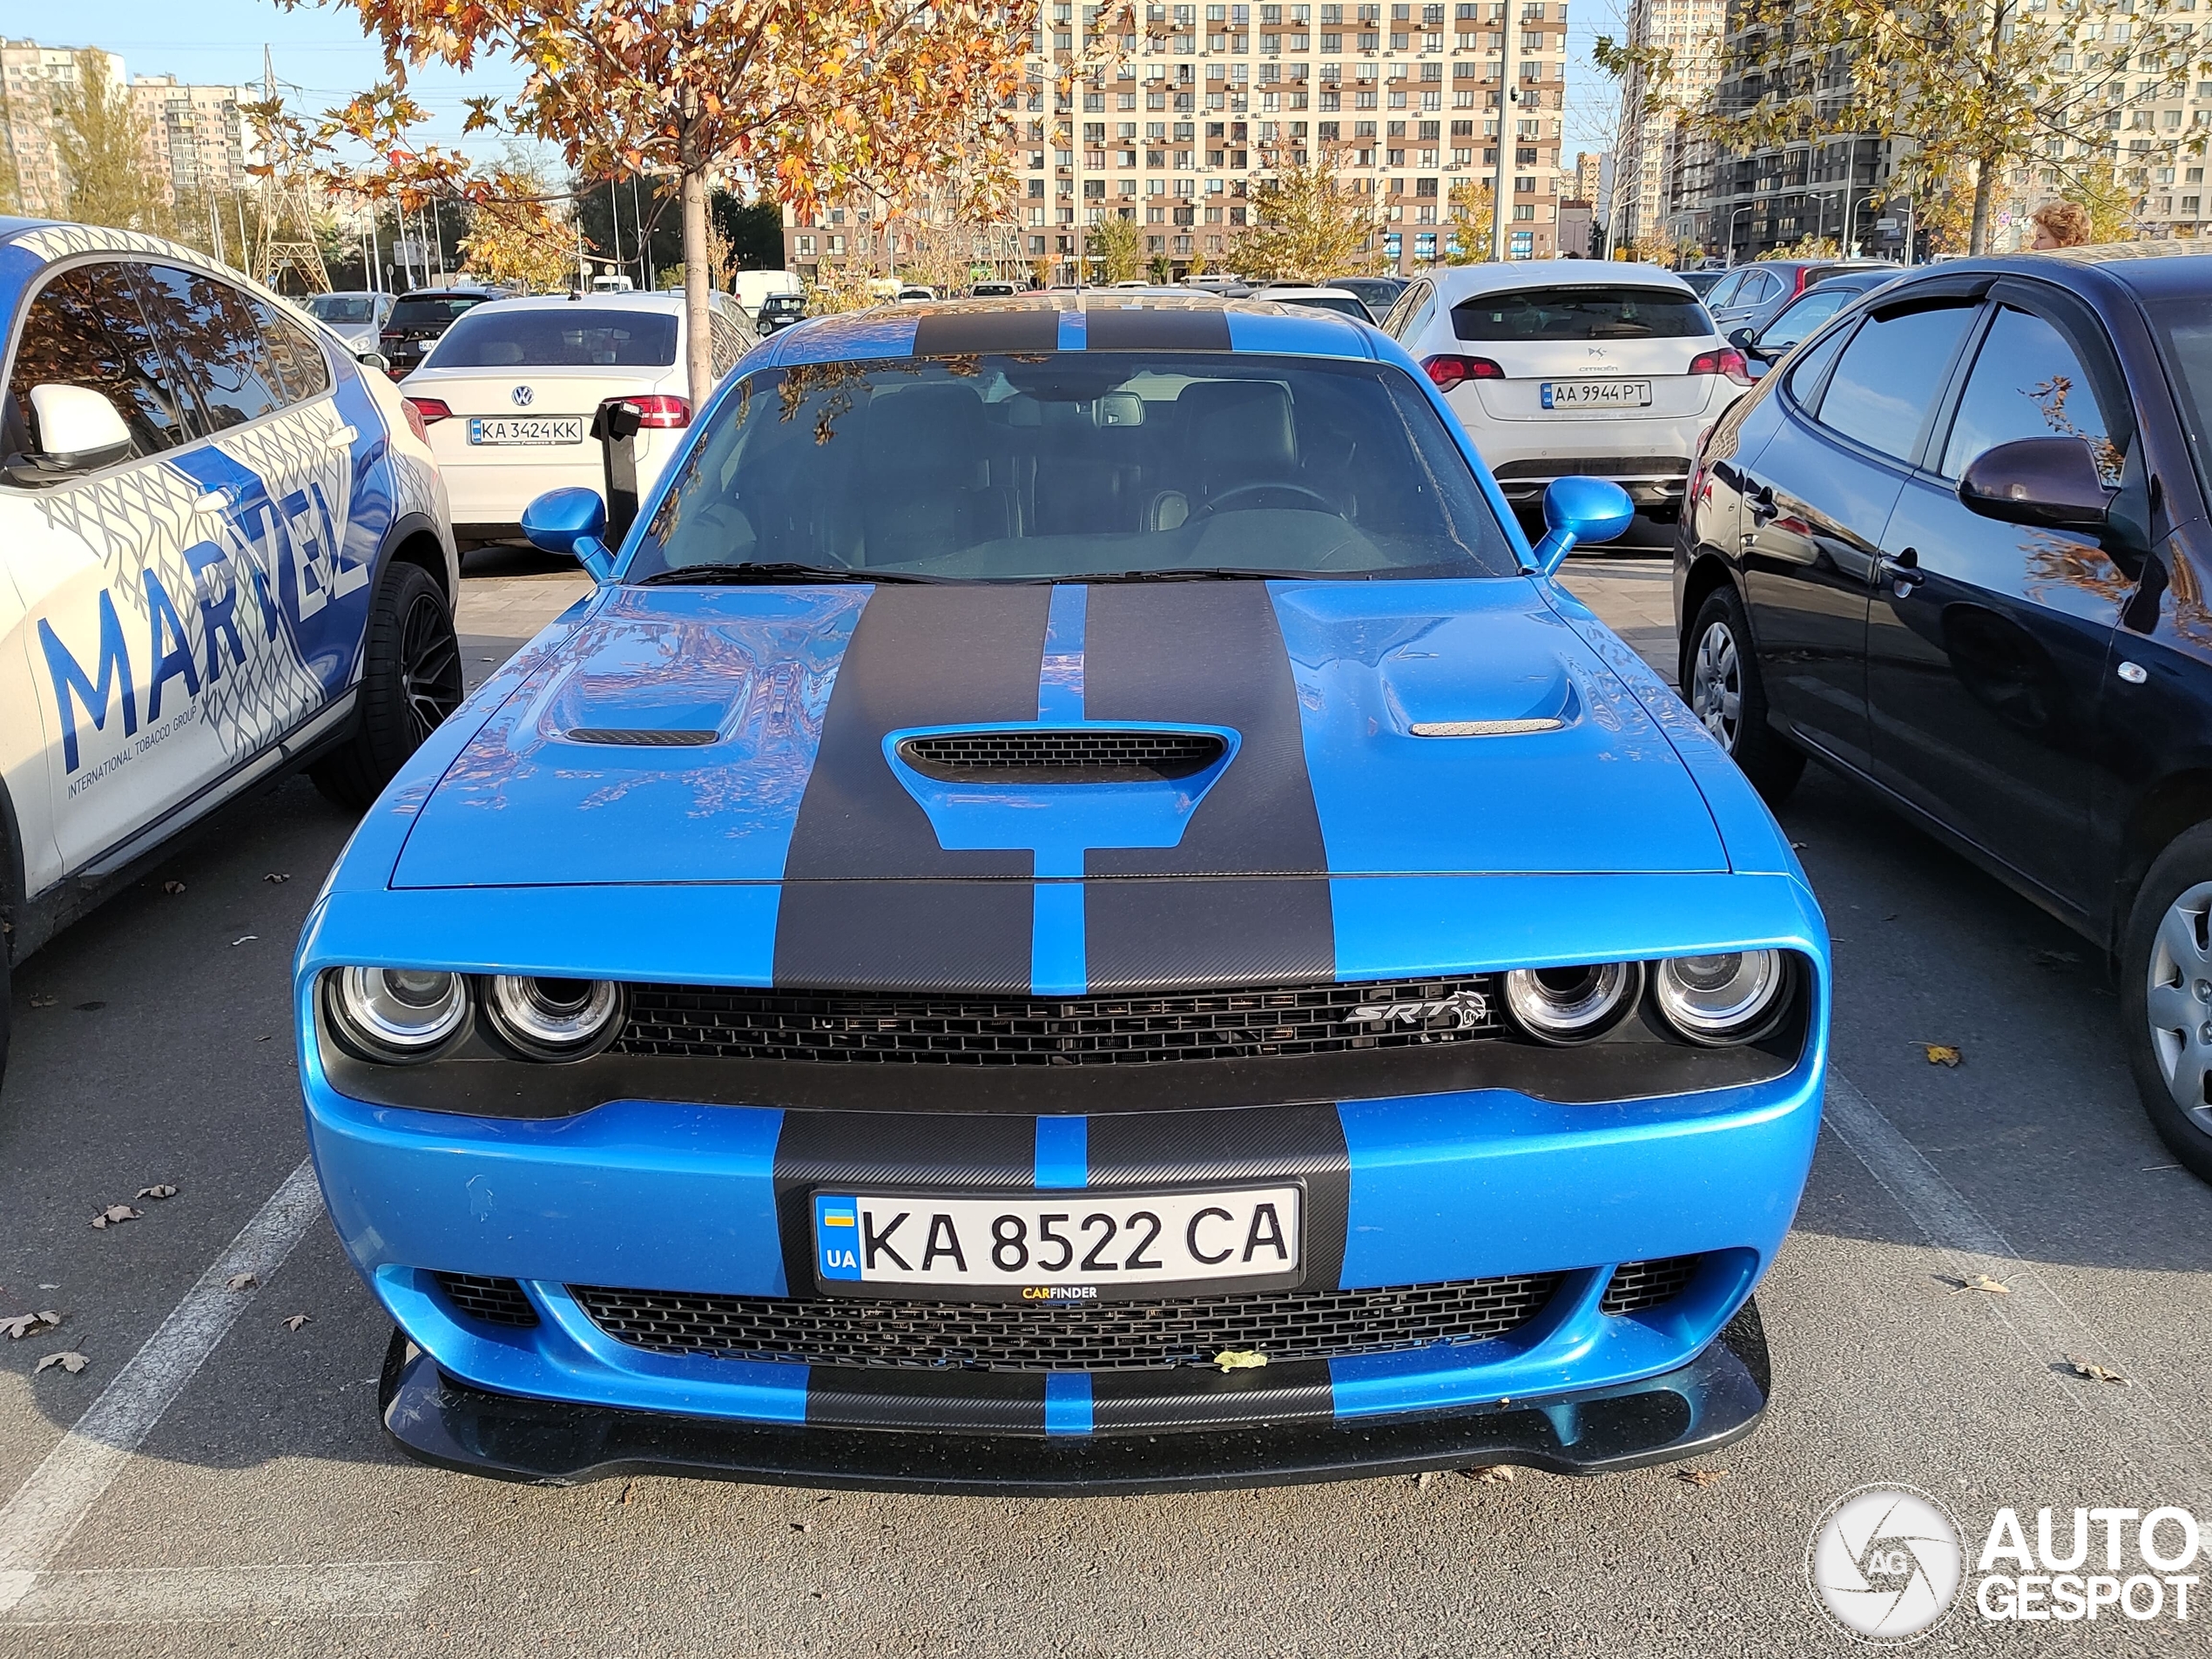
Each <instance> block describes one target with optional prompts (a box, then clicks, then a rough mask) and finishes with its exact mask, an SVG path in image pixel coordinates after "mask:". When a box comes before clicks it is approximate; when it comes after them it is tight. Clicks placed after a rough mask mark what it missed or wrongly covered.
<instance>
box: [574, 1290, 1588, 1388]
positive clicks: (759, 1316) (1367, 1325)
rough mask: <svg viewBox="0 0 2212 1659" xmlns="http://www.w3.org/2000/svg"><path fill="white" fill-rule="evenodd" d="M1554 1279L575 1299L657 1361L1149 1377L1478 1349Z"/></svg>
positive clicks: (1522, 1320)
mask: <svg viewBox="0 0 2212 1659" xmlns="http://www.w3.org/2000/svg"><path fill="white" fill-rule="evenodd" d="M1559 1278H1560V1276H1559V1275H1558V1274H1556V1273H1533V1274H1523V1275H1519V1276H1515V1277H1512V1278H1478V1279H1463V1280H1460V1282H1458V1283H1456V1284H1446V1285H1393V1286H1391V1287H1389V1288H1387V1289H1384V1290H1373V1291H1278V1292H1275V1293H1273V1294H1268V1295H1259V1296H1221V1297H1204V1298H1194V1299H1191V1300H1188V1301H1180V1302H1099V1303H1091V1304H1088V1305H1079V1306H1064V1307H1063V1306H1059V1305H1039V1304H1035V1303H1022V1302H899V1301H882V1302H875V1301H860V1300H857V1299H856V1300H851V1301H846V1300H842V1299H837V1298H820V1299H801V1298H795V1297H749V1296H688V1295H678V1294H675V1293H672V1292H666V1291H618V1290H604V1289H600V1288H597V1287H596V1286H590V1285H570V1287H569V1293H570V1295H571V1296H573V1297H575V1298H576V1299H577V1303H578V1304H579V1305H581V1306H582V1307H583V1311H584V1312H586V1313H587V1314H589V1315H590V1317H591V1319H592V1322H593V1323H594V1324H596V1325H598V1327H599V1328H600V1329H601V1330H602V1331H604V1332H606V1333H607V1334H608V1335H609V1336H610V1337H613V1338H614V1339H616V1340H617V1341H619V1342H625V1343H628V1344H629V1345H631V1346H632V1347H637V1348H646V1349H651V1350H652V1351H654V1352H659V1353H693V1354H711V1355H714V1356H716V1357H717V1358H720V1359H784V1360H798V1361H803V1362H805V1363H806V1364H808V1365H819V1366H862V1367H867V1368H871V1369H874V1368H895V1369H916V1368H921V1369H940V1370H942V1369H961V1370H968V1371H1143V1370H1150V1369H1157V1368H1158V1367H1161V1366H1210V1365H1211V1364H1212V1363H1213V1359H1214V1356H1215V1355H1216V1354H1217V1353H1219V1352H1222V1351H1223V1350H1224V1349H1228V1348H1238V1349H1257V1350H1258V1351H1259V1352H1262V1353H1264V1354H1265V1355H1266V1356H1267V1357H1268V1358H1269V1359H1272V1360H1291V1359H1335V1358H1338V1357H1340V1356H1343V1355H1348V1354H1359V1353H1388V1352H1393V1351H1395V1350H1399V1349H1407V1348H1426V1347H1429V1346H1432V1345H1435V1344H1438V1343H1469V1342H1480V1341H1483V1340H1485V1339H1487V1338H1491V1337H1496V1336H1502V1335H1504V1334H1505V1333H1506V1332H1509V1331H1512V1330H1514V1329H1516V1328H1517V1327H1519V1326H1520V1325H1523V1324H1526V1323H1527V1321H1528V1320H1529V1319H1530V1318H1534V1316H1535V1314H1536V1313H1537V1312H1539V1311H1540V1310H1541V1308H1542V1307H1543V1305H1544V1304H1545V1303H1546V1302H1547V1301H1548V1300H1549V1299H1550V1298H1551V1295H1552V1292H1553V1291H1554V1290H1556V1289H1557V1288H1558V1285H1559Z"/></svg>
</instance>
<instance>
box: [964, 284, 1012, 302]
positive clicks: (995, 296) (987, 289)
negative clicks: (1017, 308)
mask: <svg viewBox="0 0 2212 1659" xmlns="http://www.w3.org/2000/svg"><path fill="white" fill-rule="evenodd" d="M1016 292H1017V290H1016V289H1015V286H1014V284H1012V283H1011V282H999V281H990V282H979V283H977V284H976V285H975V286H974V287H972V288H970V289H969V290H968V293H969V295H970V297H972V298H974V299H977V300H1010V299H1012V298H1013V297H1014V295H1015V293H1016Z"/></svg>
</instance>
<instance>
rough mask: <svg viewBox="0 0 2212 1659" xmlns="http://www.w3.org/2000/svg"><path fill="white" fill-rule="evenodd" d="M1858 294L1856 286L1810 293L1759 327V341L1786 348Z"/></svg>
mask: <svg viewBox="0 0 2212 1659" xmlns="http://www.w3.org/2000/svg"><path fill="white" fill-rule="evenodd" d="M1856 299H1858V291H1857V290H1856V289H1853V290H1852V291H1851V292H1850V293H1836V292H1833V291H1830V292H1826V293H1809V294H1807V295H1805V296H1804V298H1803V299H1802V300H1798V301H1797V302H1796V303H1795V304H1794V305H1791V306H1789V307H1786V308H1784V311H1783V312H1782V313H1781V314H1780V315H1778V316H1777V317H1776V318H1775V320H1773V321H1772V322H1770V323H1769V324H1767V326H1766V327H1764V328H1762V329H1761V330H1760V331H1759V340H1758V343H1759V345H1760V346H1761V347H1764V349H1765V350H1768V351H1786V350H1788V349H1789V348H1790V347H1792V346H1794V345H1796V344H1797V342H1798V341H1801V340H1803V339H1804V338H1805V337H1806V336H1807V335H1808V334H1811V333H1812V331H1813V330H1814V329H1816V328H1817V327H1820V325H1821V324H1822V323H1824V322H1826V321H1827V320H1828V319H1829V318H1831V317H1832V316H1834V315H1835V314H1837V313H1838V311H1841V310H1842V309H1843V308H1844V307H1845V306H1847V305H1849V304H1850V303H1851V301H1852V300H1856Z"/></svg>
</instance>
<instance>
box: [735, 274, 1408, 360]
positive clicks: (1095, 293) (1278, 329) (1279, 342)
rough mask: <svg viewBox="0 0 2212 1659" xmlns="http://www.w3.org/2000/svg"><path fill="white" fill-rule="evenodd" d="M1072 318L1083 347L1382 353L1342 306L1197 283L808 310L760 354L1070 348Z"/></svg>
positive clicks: (835, 356) (856, 355)
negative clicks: (1234, 293) (1101, 343)
mask: <svg viewBox="0 0 2212 1659" xmlns="http://www.w3.org/2000/svg"><path fill="white" fill-rule="evenodd" d="M1106 315H1110V316H1111V317H1112V322H1111V324H1110V325H1107V324H1105V323H1103V321H1102V322H1098V323H1097V324H1096V330H1095V331H1094V327H1093V323H1094V320H1096V319H1099V318H1102V317H1103V316H1106ZM1070 316H1073V317H1079V318H1081V319H1082V340H1083V345H1084V348H1089V347H1090V346H1091V344H1092V342H1093V341H1094V339H1095V338H1096V335H1097V334H1105V333H1107V332H1108V329H1109V327H1110V331H1111V334H1112V349H1115V350H1119V351H1163V352H1179V351H1219V350H1222V349H1223V348H1224V346H1225V347H1226V348H1227V349H1228V350H1231V351H1238V352H1245V351H1249V352H1268V353H1273V354H1282V355H1288V356H1300V357H1338V358H1356V359H1366V360H1372V359H1374V358H1376V357H1378V356H1379V355H1380V354H1379V352H1378V351H1377V350H1376V349H1375V346H1376V342H1379V341H1383V339H1384V337H1383V336H1382V335H1381V334H1378V333H1377V332H1376V331H1375V329H1374V328H1373V327H1372V326H1371V325H1369V324H1367V323H1364V322H1359V321H1357V320H1354V319H1352V318H1350V317H1347V316H1345V315H1343V314H1341V313H1339V312H1335V311H1325V310H1321V309H1318V308H1317V307H1312V306H1289V305H1271V304H1270V303H1268V301H1267V300H1266V298H1265V296H1264V295H1260V294H1255V295H1254V296H1253V297H1252V298H1251V299H1249V300H1224V299H1222V298H1220V297H1219V296H1217V295H1215V294H1211V293H1205V292H1204V291H1203V290H1200V289H1195V288H1155V289H1140V288H1089V289H1083V290H1080V291H1056V290H1051V289H1048V290H1045V291H1043V292H1042V293H1034V292H1033V293H1023V294H1015V295H1013V296H1011V297H1008V298H1003V299H1000V298H992V299H981V300H926V301H924V302H922V303H921V304H919V305H904V306H894V305H889V304H885V305H880V306H871V307H868V308H867V310H865V311H845V312H838V313H834V314H831V315H829V316H826V317H809V318H807V319H806V320H805V321H804V322H801V323H799V324H797V325H796V326H794V327H790V328H785V329H780V330H779V331H778V332H777V333H775V334H772V335H770V336H769V337H768V339H767V340H766V341H764V342H763V343H762V345H761V347H760V350H761V352H762V353H763V356H762V357H760V358H759V359H758V360H757V361H761V362H765V363H777V364H784V363H833V362H849V361H854V360H857V359H861V358H897V357H909V356H916V355H921V356H965V355H968V354H976V353H1008V352H1033V351H1039V350H1056V349H1063V347H1061V346H1060V343H1059V342H1060V341H1062V340H1064V339H1066V338H1067V337H1068V334H1069V326H1068V324H1067V322H1066V321H1065V319H1067V318H1069V317H1070ZM1048 317H1049V318H1052V319H1054V322H1053V324H1052V325H1051V326H1050V327H1047V326H1046V325H1045V323H1044V319H1045V318H1048ZM1215 319H1218V322H1217V321H1215ZM925 330H926V331H927V332H926V333H925V332H924V331H925ZM1385 343H1387V342H1385ZM1064 348H1065V349H1075V347H1073V346H1072V345H1070V346H1069V347H1064ZM1394 354H1395V353H1394V351H1393V355H1394Z"/></svg>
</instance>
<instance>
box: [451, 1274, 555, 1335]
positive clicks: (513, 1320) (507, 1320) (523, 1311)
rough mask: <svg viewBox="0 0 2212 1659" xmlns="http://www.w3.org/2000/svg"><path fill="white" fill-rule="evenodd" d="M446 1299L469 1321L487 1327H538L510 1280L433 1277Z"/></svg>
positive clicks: (476, 1276)
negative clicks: (477, 1321) (470, 1319)
mask: <svg viewBox="0 0 2212 1659" xmlns="http://www.w3.org/2000/svg"><path fill="white" fill-rule="evenodd" d="M434 1277H435V1278H436V1279H437V1281H438V1288H439V1289H441V1290H442V1291H444V1292H445V1293H446V1299H447V1300H448V1301H449V1302H451V1303H452V1304H453V1305H454V1306H455V1307H457V1308H459V1309H460V1310H461V1311H462V1312H463V1313H465V1314H467V1315H468V1316H469V1318H472V1319H482V1321H483V1322H484V1323H485V1324H486V1325H536V1323H537V1310H536V1308H534V1307H532V1306H531V1305H530V1304H529V1298H528V1297H526V1296H524V1295H523V1287H522V1286H521V1285H517V1284H516V1282H515V1281H514V1280H513V1279H511V1278H483V1277H482V1275H481V1274H476V1273H439V1274H436V1275H435V1276H434Z"/></svg>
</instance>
